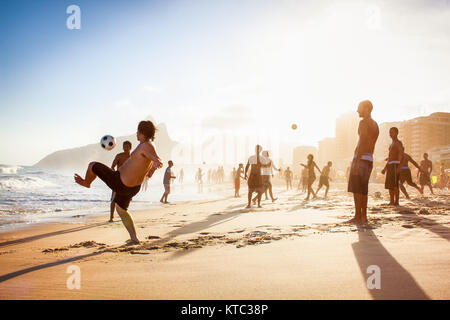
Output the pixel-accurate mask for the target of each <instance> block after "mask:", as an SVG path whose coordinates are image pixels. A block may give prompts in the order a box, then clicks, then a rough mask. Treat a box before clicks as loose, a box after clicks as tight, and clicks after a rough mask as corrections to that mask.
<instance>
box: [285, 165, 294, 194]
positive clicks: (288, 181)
mask: <svg viewBox="0 0 450 320" xmlns="http://www.w3.org/2000/svg"><path fill="white" fill-rule="evenodd" d="M292 176H293V173H292V171H291V169H289V167H287V168H286V170H284V180H285V181H286V190H289V188H290V189H291V190H292Z"/></svg>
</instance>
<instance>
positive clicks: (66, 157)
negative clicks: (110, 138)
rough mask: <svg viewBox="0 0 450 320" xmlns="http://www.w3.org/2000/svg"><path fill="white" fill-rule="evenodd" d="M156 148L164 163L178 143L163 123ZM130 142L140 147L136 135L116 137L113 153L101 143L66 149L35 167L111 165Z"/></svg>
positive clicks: (158, 127)
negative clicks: (124, 145) (95, 163)
mask: <svg viewBox="0 0 450 320" xmlns="http://www.w3.org/2000/svg"><path fill="white" fill-rule="evenodd" d="M156 128H157V131H156V138H155V141H154V143H155V147H156V150H157V152H158V155H159V156H160V157H161V158H162V159H163V161H164V162H167V161H168V160H169V157H170V155H171V152H172V149H173V148H174V147H175V145H177V142H175V141H173V140H171V139H170V137H169V134H168V131H167V128H166V125H165V124H164V123H161V124H159V125H157V126H156ZM126 140H129V141H130V142H131V143H132V144H133V149H134V148H135V147H136V146H137V145H138V141H137V139H136V134H132V135H129V136H123V137H116V143H117V145H116V147H115V148H114V149H113V150H111V151H106V150H104V149H103V148H102V147H101V146H100V143H99V142H97V143H94V144H89V145H86V146H83V147H79V148H73V149H65V150H60V151H56V152H53V153H51V154H49V155H48V156H46V157H44V158H43V159H42V160H40V161H39V162H38V163H36V164H35V165H34V166H36V167H41V168H51V169H82V168H86V166H87V165H88V164H89V162H91V161H99V162H102V163H104V164H106V165H108V166H109V165H111V163H112V161H113V160H114V157H115V156H116V154H117V153H119V152H122V151H123V150H122V143H123V142H124V141H126Z"/></svg>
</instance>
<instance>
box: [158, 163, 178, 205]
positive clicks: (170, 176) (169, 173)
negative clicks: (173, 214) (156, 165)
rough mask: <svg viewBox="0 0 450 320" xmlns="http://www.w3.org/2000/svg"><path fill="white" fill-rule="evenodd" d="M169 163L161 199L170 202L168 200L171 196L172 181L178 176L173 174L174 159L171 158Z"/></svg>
mask: <svg viewBox="0 0 450 320" xmlns="http://www.w3.org/2000/svg"><path fill="white" fill-rule="evenodd" d="M168 165H169V166H168V167H167V169H166V172H165V173H164V179H163V184H164V194H163V195H162V197H161V200H159V201H160V202H162V203H169V202H168V201H167V197H168V196H169V193H170V182H171V180H172V179H175V178H176V177H175V176H174V175H173V174H172V167H173V162H172V160H169V162H168Z"/></svg>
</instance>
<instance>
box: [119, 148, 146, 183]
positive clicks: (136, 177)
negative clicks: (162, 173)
mask: <svg viewBox="0 0 450 320" xmlns="http://www.w3.org/2000/svg"><path fill="white" fill-rule="evenodd" d="M146 144H148V145H149V143H148V142H144V143H141V144H139V145H138V146H137V147H136V149H134V151H133V152H132V153H131V155H130V157H129V158H128V159H127V160H126V161H125V163H124V164H123V165H122V166H121V167H120V168H119V172H120V179H121V180H122V183H123V184H124V185H126V186H127V187H134V186H138V185H140V184H142V182H143V181H144V177H145V175H146V174H147V172H148V171H149V170H150V167H151V166H152V164H153V162H152V160H151V159H150V158H149V157H148V156H147V152H148V151H147V150H146V149H147V146H146Z"/></svg>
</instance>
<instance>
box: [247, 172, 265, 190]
mask: <svg viewBox="0 0 450 320" xmlns="http://www.w3.org/2000/svg"><path fill="white" fill-rule="evenodd" d="M262 186H263V179H262V176H261V175H259V174H250V176H249V177H248V187H249V188H250V189H258V188H261V187H262Z"/></svg>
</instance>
